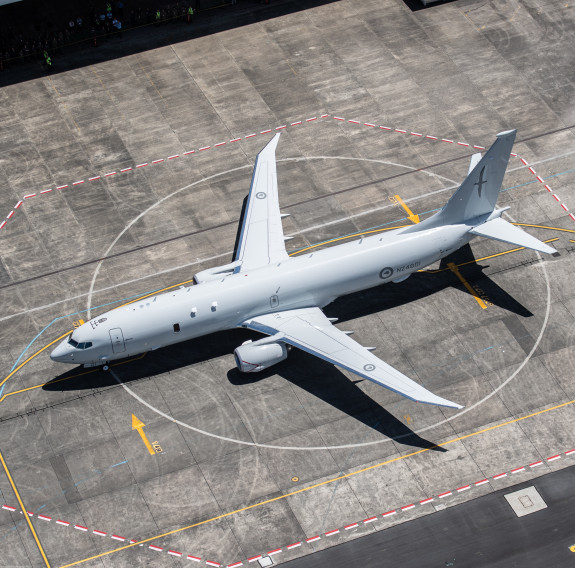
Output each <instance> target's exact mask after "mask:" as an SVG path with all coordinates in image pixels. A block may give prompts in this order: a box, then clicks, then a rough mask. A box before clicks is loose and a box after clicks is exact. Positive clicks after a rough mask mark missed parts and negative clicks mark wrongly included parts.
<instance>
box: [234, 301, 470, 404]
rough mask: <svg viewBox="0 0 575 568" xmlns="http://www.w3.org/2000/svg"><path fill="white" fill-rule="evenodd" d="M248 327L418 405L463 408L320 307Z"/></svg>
mask: <svg viewBox="0 0 575 568" xmlns="http://www.w3.org/2000/svg"><path fill="white" fill-rule="evenodd" d="M243 325H244V326H246V327H248V328H250V329H253V330H255V331H260V332H262V333H266V334H268V335H275V334H278V333H280V334H281V336H278V337H279V338H281V339H280V340H281V341H283V342H285V343H288V344H290V345H293V346H294V347H298V348H299V349H302V350H303V351H306V352H308V353H311V354H312V355H315V356H317V357H319V358H321V359H324V360H325V361H328V362H330V363H333V364H334V365H338V366H339V367H343V368H344V369H347V370H348V371H350V372H352V373H355V374H357V375H359V376H361V377H364V378H365V379H367V380H369V381H372V382H374V383H377V384H379V385H381V386H383V387H385V388H387V389H390V390H392V391H394V392H397V393H399V394H401V395H403V396H405V397H407V398H409V399H411V400H414V401H416V402H423V403H425V404H436V405H439V406H447V407H450V408H462V406H460V405H459V404H456V403H454V402H451V401H449V400H447V399H444V398H441V397H439V396H437V395H435V394H433V393H432V392H430V391H428V390H427V389H425V388H424V387H422V386H421V385H419V384H417V383H416V382H415V381H413V380H411V379H410V378H409V377H407V376H405V375H404V374H403V373H401V372H399V371H398V370H397V369H394V368H393V367H392V366H391V365H388V364H387V363H385V362H384V361H382V360H381V359H379V358H378V357H376V356H375V355H373V353H371V352H370V351H368V350H367V349H366V348H365V347H362V346H361V345H359V343H357V342H356V341H354V340H353V339H351V338H350V337H349V336H348V335H346V334H345V333H343V332H342V331H340V330H339V329H337V328H336V327H335V326H333V325H332V324H331V322H330V321H329V320H328V319H327V317H326V316H325V315H324V314H323V312H322V311H321V310H320V309H319V308H316V307H314V308H304V309H298V310H289V311H285V312H278V313H274V314H267V315H263V316H258V317H256V318H252V319H250V320H248V321H246V322H244V323H243Z"/></svg>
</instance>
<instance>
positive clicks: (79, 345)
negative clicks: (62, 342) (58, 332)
mask: <svg viewBox="0 0 575 568" xmlns="http://www.w3.org/2000/svg"><path fill="white" fill-rule="evenodd" d="M68 343H69V344H70V345H71V346H72V347H75V348H76V349H88V348H89V347H92V342H91V341H86V342H84V343H78V342H77V341H76V340H75V339H72V336H70V337H69V338H68Z"/></svg>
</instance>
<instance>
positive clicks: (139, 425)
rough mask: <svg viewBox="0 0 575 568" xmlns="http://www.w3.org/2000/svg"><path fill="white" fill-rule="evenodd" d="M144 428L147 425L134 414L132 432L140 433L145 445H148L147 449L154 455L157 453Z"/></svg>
mask: <svg viewBox="0 0 575 568" xmlns="http://www.w3.org/2000/svg"><path fill="white" fill-rule="evenodd" d="M144 426H145V424H144V423H143V422H142V421H141V420H140V419H139V418H138V417H137V416H136V415H135V414H132V430H137V431H138V434H140V436H141V437H142V440H144V444H146V448H148V452H150V454H151V455H154V454H155V453H156V452H155V451H154V448H152V444H150V442H149V440H148V438H147V437H146V434H144Z"/></svg>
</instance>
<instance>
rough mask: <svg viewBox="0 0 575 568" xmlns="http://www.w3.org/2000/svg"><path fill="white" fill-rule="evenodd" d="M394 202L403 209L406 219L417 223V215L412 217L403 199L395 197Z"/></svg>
mask: <svg viewBox="0 0 575 568" xmlns="http://www.w3.org/2000/svg"><path fill="white" fill-rule="evenodd" d="M395 200H396V201H397V202H398V203H399V204H400V205H401V206H402V207H403V208H404V209H405V211H406V213H407V218H408V219H409V220H410V221H411V222H412V223H419V215H414V214H413V213H412V211H411V209H410V208H409V207H408V206H407V205H406V204H405V202H404V201H403V199H401V197H399V195H396V196H395Z"/></svg>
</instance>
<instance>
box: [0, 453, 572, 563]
mask: <svg viewBox="0 0 575 568" xmlns="http://www.w3.org/2000/svg"><path fill="white" fill-rule="evenodd" d="M569 456H574V457H575V448H574V449H571V450H567V451H565V452H562V453H559V454H555V455H552V456H549V457H547V458H544V459H541V460H537V461H535V462H532V463H530V464H528V465H524V466H520V467H516V468H513V469H510V470H509V471H508V472H501V473H498V474H497V475H494V476H492V477H490V478H485V479H481V480H479V481H475V482H473V483H469V484H467V485H462V486H461V487H458V488H457V489H453V490H450V491H444V492H443V493H439V494H437V495H436V496H434V497H427V498H426V499H421V500H420V501H418V502H417V503H410V504H408V505H404V506H402V507H398V508H397V509H392V510H390V511H387V512H385V513H381V514H379V515H373V516H372V517H368V518H367V519H364V520H363V521H355V522H353V523H349V524H347V525H345V526H343V527H341V528H334V529H332V530H329V531H326V532H325V533H323V536H321V535H315V536H312V537H309V538H306V539H305V541H298V542H294V543H292V544H288V545H287V546H285V547H278V548H274V549H272V550H270V551H268V552H266V553H261V554H257V555H255V556H251V557H250V558H248V559H247V560H246V562H247V563H250V562H255V561H256V560H259V559H261V558H263V557H264V556H273V555H276V554H279V553H280V552H282V551H288V550H293V549H294V548H299V547H301V546H303V545H304V544H311V543H313V542H317V541H318V540H321V539H322V538H326V537H330V536H334V535H336V534H338V533H340V532H342V531H350V530H354V529H357V528H358V527H360V526H365V525H368V524H370V523H374V522H377V521H380V520H382V519H387V518H389V517H392V516H394V515H397V514H401V513H406V512H407V511H410V510H412V509H416V508H418V507H422V506H424V505H427V504H429V503H432V502H433V501H434V500H435V499H436V498H438V499H445V498H447V497H451V496H453V495H456V494H458V493H461V492H463V491H470V490H472V489H473V488H476V487H480V486H482V485H485V484H487V483H492V482H494V481H497V480H499V479H503V478H505V477H507V476H508V474H513V475H518V474H520V473H525V472H527V471H531V470H532V469H535V468H536V467H539V466H541V465H543V464H544V463H551V462H554V461H556V460H559V459H561V458H563V457H569ZM1 509H3V510H5V511H8V512H10V513H17V511H18V509H17V508H16V507H13V506H12V505H8V504H4V505H2V506H1ZM19 514H23V512H22V511H20V512H19ZM27 514H28V515H29V516H30V517H34V516H36V517H37V518H38V519H39V520H42V521H45V522H47V523H50V522H54V524H56V525H59V526H62V527H65V528H66V527H72V528H74V529H75V530H78V531H81V532H85V533H92V534H95V535H98V536H101V537H102V538H110V539H112V540H116V541H119V542H129V544H131V545H135V544H138V542H139V541H138V540H136V539H128V538H126V537H123V536H119V535H118V534H115V533H108V532H105V531H102V530H98V529H92V530H90V529H89V528H88V527H85V526H83V525H78V524H72V523H70V522H68V521H63V520H61V519H57V520H54V518H52V517H50V516H48V515H44V514H38V513H33V512H31V511H27ZM140 546H142V545H141V544H140ZM147 548H148V549H150V550H153V551H155V552H166V553H167V554H169V555H170V556H174V557H177V558H186V559H187V560H193V561H194V562H202V558H201V557H200V556H195V555H193V554H186V553H184V552H180V551H178V550H172V549H168V548H165V547H162V546H159V545H156V544H150V545H148V546H147ZM204 562H205V564H207V565H208V566H214V567H215V568H219V567H220V566H222V564H220V563H218V562H216V561H214V560H204ZM242 565H243V562H242V561H236V562H234V563H232V564H227V565H226V566H227V568H237V567H238V566H242Z"/></svg>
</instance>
